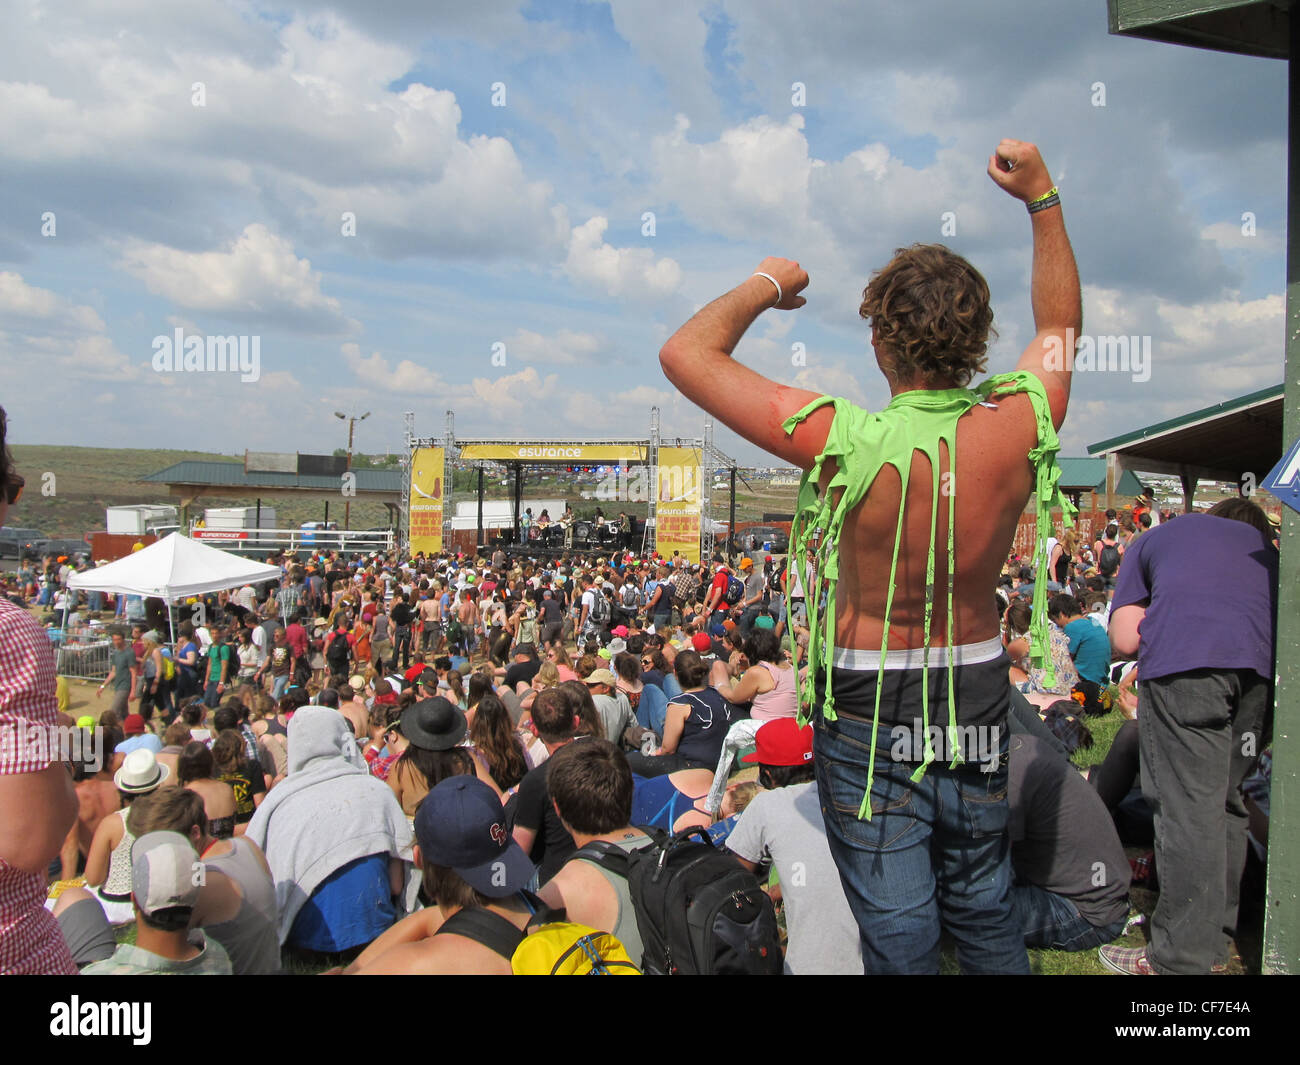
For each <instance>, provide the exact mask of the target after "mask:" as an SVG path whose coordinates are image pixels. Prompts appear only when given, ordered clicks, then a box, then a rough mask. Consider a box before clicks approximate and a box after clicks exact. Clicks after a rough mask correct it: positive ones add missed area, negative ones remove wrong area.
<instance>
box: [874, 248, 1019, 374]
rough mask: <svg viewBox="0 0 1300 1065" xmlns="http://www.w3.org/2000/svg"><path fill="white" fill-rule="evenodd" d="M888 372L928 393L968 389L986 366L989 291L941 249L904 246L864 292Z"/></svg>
mask: <svg viewBox="0 0 1300 1065" xmlns="http://www.w3.org/2000/svg"><path fill="white" fill-rule="evenodd" d="M858 313H859V314H860V315H861V316H862V317H863V318H866V319H867V320H868V321H870V322H871V324H872V325H873V326H874V327H875V329H876V343H877V345H878V346H879V347H880V348H881V349H882V351H881V354H882V355H883V356H884V358H883V359H882V364H884V368H885V372H886V374H887V375H888V376H889V377H891V378H893V379H894V380H898V381H916V382H918V383H920V384H922V385H923V386H925V387H928V388H935V387H958V388H964V387H966V386H967V385H969V384H970V382H971V379H972V378H973V377H974V376H975V375H976V374H980V373H984V371H985V370H986V369H987V366H988V356H987V354H986V353H987V351H988V342H989V337H990V335H992V336H996V335H997V333H996V332H995V331H994V329H993V309H992V307H990V306H989V286H988V283H987V282H986V281H985V280H984V278H983V276H981V274H980V272H979V271H978V270H976V269H975V267H973V266H971V264H970V263H968V262H967V261H966V260H965V259H963V258H962V257H961V256H960V255H957V254H955V253H954V252H952V251H951V250H949V249H948V248H946V247H944V246H943V245H942V244H913V245H912V246H911V247H910V248H899V249H898V250H897V251H896V252H895V253H894V258H893V259H892V260H890V262H889V265H887V266H886V267H885V268H884V269H883V270H879V271H877V272H876V273H875V274H874V275H873V276H872V278H871V281H870V283H869V284H868V285H867V287H866V289H864V290H863V293H862V306H861V307H860V308H859V309H858Z"/></svg>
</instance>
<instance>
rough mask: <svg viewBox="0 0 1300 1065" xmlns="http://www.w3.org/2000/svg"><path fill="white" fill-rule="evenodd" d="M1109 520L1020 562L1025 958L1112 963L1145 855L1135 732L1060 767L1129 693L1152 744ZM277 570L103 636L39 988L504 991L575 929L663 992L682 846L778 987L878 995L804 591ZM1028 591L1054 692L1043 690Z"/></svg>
mask: <svg viewBox="0 0 1300 1065" xmlns="http://www.w3.org/2000/svg"><path fill="white" fill-rule="evenodd" d="M1113 517H1114V515H1113V514H1109V515H1108V516H1107V518H1108V520H1107V523H1106V524H1105V525H1104V526H1102V528H1101V533H1100V535H1099V536H1098V537H1097V538H1096V540H1095V541H1094V542H1093V543H1092V544H1085V543H1083V542H1081V540H1080V539H1079V538H1078V537H1077V536H1075V535H1074V533H1073V531H1072V530H1069V531H1066V532H1065V534H1064V535H1063V536H1061V537H1060V539H1059V540H1053V541H1052V542H1050V543H1049V544H1048V545H1047V550H1046V553H1045V557H1046V559H1047V567H1046V568H1047V572H1046V573H1043V574H1036V573H1035V572H1034V570H1033V568H1032V564H1031V562H1030V561H1029V560H1027V559H1021V558H1017V557H1015V556H1012V557H1010V558H1009V559H1008V561H1007V566H1006V568H1005V570H1004V574H1003V577H1002V579H1001V582H1000V584H999V587H998V588H997V590H996V598H997V609H998V611H999V613H1000V614H1001V615H1002V616H1003V619H1004V622H1003V644H1004V646H1005V649H1006V653H1007V658H1008V683H1009V685H1010V686H1011V689H1012V714H1011V717H1010V719H1009V727H1010V729H1011V732H1012V739H1011V744H1010V748H1009V752H1010V753H1009V755H1008V758H1009V763H1010V777H1009V782H1010V783H1009V789H1010V794H1009V800H1010V807H1011V831H1010V837H1011V838H1010V843H1011V848H1012V860H1013V864H1014V869H1015V874H1016V882H1015V887H1014V898H1013V905H1014V909H1015V913H1016V915H1017V920H1018V921H1019V922H1020V923H1021V925H1022V926H1023V928H1024V935H1025V942H1026V944H1027V945H1028V946H1033V947H1051V948H1056V949H1061V950H1081V949H1084V948H1087V947H1092V946H1097V945H1100V944H1105V943H1108V942H1110V941H1112V940H1114V939H1115V938H1117V937H1118V936H1120V935H1121V934H1122V933H1123V932H1124V930H1125V927H1126V923H1127V919H1128V916H1129V886H1130V864H1129V860H1128V859H1127V858H1126V856H1125V853H1124V849H1123V846H1124V845H1125V844H1130V845H1139V846H1142V845H1150V843H1151V840H1152V835H1153V825H1152V816H1151V811H1150V808H1149V806H1148V805H1147V804H1146V803H1145V802H1144V801H1143V797H1142V792H1141V788H1140V785H1139V782H1138V776H1139V774H1138V761H1139V760H1138V753H1137V733H1136V722H1135V721H1131V722H1129V723H1128V724H1126V725H1125V726H1124V728H1123V729H1121V732H1120V734H1119V736H1118V737H1117V738H1116V740H1115V742H1114V743H1113V744H1112V746H1111V749H1110V753H1109V756H1108V757H1107V759H1106V760H1105V762H1104V763H1103V764H1102V765H1100V766H1097V767H1094V769H1093V770H1092V771H1091V773H1090V774H1089V775H1087V776H1085V775H1083V774H1081V773H1080V772H1079V771H1078V770H1077V769H1076V768H1075V767H1074V765H1073V764H1072V763H1071V761H1070V756H1071V754H1072V753H1073V752H1074V751H1075V750H1076V749H1078V748H1080V747H1087V746H1089V745H1090V744H1091V742H1092V741H1091V736H1090V733H1089V727H1088V720H1089V717H1090V715H1099V714H1105V713H1107V712H1109V711H1110V710H1111V708H1112V703H1111V694H1110V693H1111V691H1112V690H1113V687H1114V686H1117V685H1118V687H1119V691H1120V693H1121V696H1120V701H1121V709H1122V710H1123V712H1124V713H1125V715H1126V716H1129V717H1133V716H1136V694H1135V693H1136V690H1137V681H1136V666H1135V665H1134V664H1133V663H1131V662H1115V661H1113V660H1112V657H1113V656H1112V652H1111V642H1110V639H1109V638H1108V634H1107V627H1108V622H1109V613H1110V602H1111V595H1112V592H1113V588H1114V586H1115V581H1116V576H1117V573H1118V572H1119V570H1120V567H1121V564H1122V560H1123V558H1124V557H1125V553H1126V551H1128V552H1131V551H1132V550H1134V545H1135V544H1136V543H1137V542H1138V541H1139V540H1140V538H1141V536H1142V535H1143V534H1142V533H1140V532H1134V533H1133V534H1130V535H1128V536H1125V534H1124V532H1123V530H1122V529H1121V527H1120V525H1119V523H1118V522H1117V521H1114V520H1111V519H1113ZM1148 535H1149V534H1148ZM273 561H275V562H277V563H278V564H280V565H281V566H282V570H283V579H282V580H281V581H280V582H278V583H275V582H273V583H270V584H267V585H264V586H262V587H253V586H245V587H242V588H239V589H236V590H233V591H232V592H230V593H228V594H227V593H222V594H220V595H218V596H214V597H210V598H208V599H207V600H196V601H194V602H192V603H190V604H187V605H185V606H184V607H182V610H181V616H182V617H183V618H184V619H185V620H183V621H181V623H180V624H179V625H178V626H177V627H176V639H175V640H174V641H173V640H169V639H167V638H165V637H164V636H163V635H162V633H161V632H160V631H159V629H158V628H154V627H146V623H145V622H138V623H136V624H135V625H134V626H133V627H132V628H131V630H130V631H129V632H128V631H127V629H126V627H125V626H122V627H119V628H117V629H115V630H114V635H113V651H112V654H111V661H110V670H109V674H108V676H107V678H106V679H105V680H104V681H103V683H102V684H100V685H98V687H97V690H96V693H95V695H96V698H97V699H100V700H103V699H104V697H105V696H106V695H107V694H109V693H111V696H112V701H111V704H110V705H108V706H104V707H102V708H100V709H99V710H98V712H95V713H87V714H84V715H83V716H82V717H81V718H80V719H79V720H78V722H77V724H78V726H79V727H82V728H86V729H97V730H99V732H100V733H102V735H103V737H104V745H103V748H102V749H103V750H104V751H105V752H108V753H106V754H105V756H104V757H102V758H99V759H95V758H92V757H89V756H88V757H86V758H84V759H83V760H82V761H81V762H79V763H77V764H75V765H73V766H72V770H73V774H74V778H75V790H76V795H77V804H78V810H77V816H76V819H75V823H74V824H73V825H72V828H71V830H70V831H68V832H67V835H66V838H65V840H64V842H63V846H62V849H61V852H60V854H59V857H58V858H57V859H56V861H55V863H54V866H53V868H52V870H51V878H52V879H54V880H55V881H56V883H55V885H54V886H53V888H52V889H51V890H50V892H49V897H48V899H47V901H46V909H47V910H48V911H49V912H50V913H52V914H53V917H54V918H55V919H56V920H57V923H58V928H59V930H60V937H61V940H60V941H61V942H63V943H66V954H63V953H58V954H57V956H56V957H55V960H53V961H50V959H49V958H48V957H47V958H46V959H45V964H46V965H47V966H52V967H53V968H54V969H56V970H57V969H62V970H68V969H70V968H71V967H72V966H74V965H75V966H76V967H80V968H82V969H83V971H86V972H92V973H94V972H101V973H138V972H172V973H215V972H232V971H233V972H236V973H251V972H268V971H279V970H280V969H281V967H282V966H283V965H285V964H290V965H306V966H308V967H311V966H315V967H316V968H322V967H325V966H326V965H333V966H336V967H339V968H341V969H343V970H344V971H347V972H367V973H372V972H373V973H383V972H508V971H510V967H511V964H512V962H511V958H513V957H515V956H516V952H517V951H518V950H520V949H521V948H520V944H521V943H522V942H523V941H525V940H528V939H529V938H530V936H529V933H532V934H533V935H537V934H541V933H540V932H538V931H537V930H538V929H539V928H541V929H545V928H546V927H549V925H546V924H544V923H543V924H539V921H541V920H542V919H543V918H548V919H554V917H555V915H556V914H557V913H558V911H561V910H562V911H563V912H564V914H565V915H566V917H565V919H566V920H567V921H568V922H570V923H571V924H572V925H573V926H574V927H577V928H579V929H581V930H585V931H584V934H588V935H594V934H596V933H603V934H604V935H605V936H606V941H605V946H603V947H602V948H601V949H600V951H599V953H600V955H601V957H600V959H598V964H600V965H606V966H613V965H615V964H616V960H617V959H618V958H622V957H623V955H622V954H620V953H619V952H618V948H620V947H621V950H622V951H625V952H626V956H627V957H629V958H630V959H631V964H632V965H634V966H637V967H640V966H642V965H643V964H644V966H645V968H646V971H658V970H656V968H655V965H654V964H653V962H652V958H651V956H652V955H653V954H654V949H652V948H653V947H654V944H653V943H650V942H648V941H647V937H648V936H649V935H650V933H649V932H648V931H647V927H646V922H647V920H649V918H648V917H647V915H646V912H645V907H646V903H645V900H644V898H642V897H641V896H640V895H638V894H637V891H636V890H634V889H635V888H636V885H637V880H636V877H635V875H634V874H633V873H632V872H629V865H628V863H629V861H633V863H634V859H635V858H636V855H637V854H638V853H639V852H641V851H643V850H645V849H646V848H651V849H653V848H655V847H656V846H662V845H663V840H665V839H668V838H669V837H675V836H676V834H681V833H684V832H687V831H689V830H694V831H695V832H697V833H699V834H700V836H699V837H698V839H697V841H696V844H695V845H698V846H708V847H712V848H715V849H717V850H718V852H719V853H722V854H725V855H728V856H729V857H730V859H731V860H732V861H733V862H734V866H735V868H736V869H739V870H741V871H742V872H743V873H745V874H747V875H748V876H749V877H750V878H751V880H752V882H753V885H754V888H755V890H756V889H757V887H758V885H759V884H760V883H761V884H763V885H766V886H767V888H768V892H767V895H766V897H767V898H769V899H775V900H777V901H779V902H780V903H781V906H782V908H783V912H784V931H785V937H786V938H785V942H784V947H783V950H782V948H781V947H776V948H775V949H776V950H777V951H778V953H779V954H780V957H781V958H782V959H783V961H782V962H781V964H779V965H778V966H777V970H778V971H779V970H780V969H782V968H783V969H784V971H786V972H789V973H809V972H834V973H850V972H857V973H860V972H862V971H863V968H864V962H863V955H862V950H861V945H860V943H859V938H858V935H857V931H856V925H855V920H854V916H853V913H852V912H851V910H850V908H849V905H848V904H847V902H846V900H845V896H844V892H843V890H842V888H841V887H840V882H839V879H838V877H837V876H836V873H835V863H834V861H833V859H832V856H831V851H830V849H829V848H828V846H827V843H826V836H825V828H824V825H823V822H822V816H821V813H820V808H819V803H820V800H819V796H818V794H817V786H816V784H815V782H814V779H813V765H814V759H815V757H816V753H815V751H814V747H813V739H812V736H813V732H812V729H811V728H809V727H807V726H802V725H801V723H800V721H799V720H798V712H799V707H798V701H797V690H798V685H797V672H798V671H799V670H800V669H801V668H803V667H805V666H806V648H807V643H808V635H809V633H808V627H807V626H808V604H807V602H806V592H805V589H804V588H803V587H802V586H801V581H800V576H801V575H800V572H799V567H798V566H797V565H796V564H794V563H793V561H792V562H791V564H790V565H787V560H785V559H776V558H773V557H771V556H764V555H762V554H761V553H756V554H751V555H746V556H743V557H740V558H739V559H733V560H731V561H728V560H726V559H724V558H723V557H722V556H721V555H718V556H715V557H714V558H713V559H712V560H711V561H709V562H705V563H703V564H694V563H688V562H687V561H685V560H684V559H681V558H671V559H664V558H658V557H654V558H641V557H637V556H635V555H633V554H631V553H628V552H623V553H620V554H618V555H616V556H613V557H610V558H597V559H586V558H581V557H573V558H564V559H561V560H559V561H558V562H550V563H548V562H544V561H538V560H534V559H529V558H526V557H520V556H518V555H515V556H513V557H511V556H507V555H506V553H505V552H504V550H497V551H496V552H495V553H494V554H493V555H492V556H491V557H479V558H468V557H464V556H454V557H453V556H450V555H442V556H439V557H431V558H426V557H424V556H423V555H416V556H415V557H414V558H412V559H410V560H408V561H404V562H399V561H398V560H397V559H396V558H395V557H386V556H382V555H376V556H371V557H366V558H353V559H351V560H348V559H345V558H343V557H341V556H339V555H337V554H335V553H332V552H329V551H322V552H318V553H314V554H312V555H311V556H310V557H309V558H307V559H305V560H300V559H296V558H277V559H274V560H273ZM1035 577H1039V578H1040V579H1046V581H1047V586H1048V590H1049V592H1050V598H1049V600H1048V613H1049V617H1050V619H1051V625H1050V627H1049V630H1048V631H1049V634H1050V656H1049V657H1050V665H1051V667H1052V668H1051V669H1050V670H1048V669H1047V668H1045V667H1046V666H1047V664H1048V663H1046V662H1041V663H1040V664H1038V665H1035V664H1033V662H1032V661H1031V653H1030V646H1029V644H1030V639H1029V634H1030V629H1031V625H1030V620H1031V618H1030V602H1031V599H1032V593H1033V586H1034V580H1035ZM805 579H806V578H805ZM102 605H103V608H104V609H105V610H106V611H107V610H111V609H113V607H112V606H111V605H110V604H102ZM38 631H39V630H38ZM86 749H87V750H91V751H93V750H94V749H95V748H94V747H93V746H92V745H89V744H88V745H87V747H86ZM746 751H750V752H751V753H749V754H747V755H745V754H744V752H746ZM754 768H756V769H757V776H756V777H755V776H754V773H753V772H752V771H753V769H754ZM746 770H749V772H746ZM1264 808H1265V809H1266V799H1265V803H1264ZM677 838H680V837H677ZM195 861H197V862H199V863H200V864H201V866H202V868H203V869H204V871H205V873H204V876H203V877H200V878H197V879H198V880H199V881H201V882H200V883H198V884H194V883H191V881H192V880H194V879H195V878H193V877H192V876H191V872H190V870H191V866H192V865H193V864H194V862H195ZM1097 863H1101V866H1102V867H1103V868H1104V869H1105V870H1106V875H1105V876H1102V877H1100V878H1099V877H1098V876H1097V874H1096V869H1097V868H1098V864H1097ZM759 894H761V893H759ZM759 905H760V908H761V905H762V904H759ZM769 905H770V903H769ZM479 911H481V912H479ZM475 913H478V917H477V918H475V919H472V920H471V919H470V915H472V914H475ZM131 922H133V923H134V925H135V928H136V936H135V940H134V943H131V944H121V945H119V943H118V939H119V938H120V936H115V933H114V926H115V925H121V924H123V923H131ZM756 922H757V923H756V924H755V926H754V927H755V928H756V929H758V931H754V932H753V933H752V934H753V935H754V936H756V937H758V939H759V940H761V939H762V937H763V935H765V934H766V933H765V932H763V931H762V928H761V927H760V926H762V925H763V922H762V920H761V919H757V918H756ZM566 927H567V926H566ZM773 928H775V925H774V924H773ZM774 934H775V933H774ZM609 937H612V940H610V938H609ZM613 940H616V941H617V943H616V944H614V945H613V946H610V945H609V943H611V942H612V941H613ZM587 942H588V945H589V944H590V940H588V941H587ZM773 942H774V943H775V940H774V941H773ZM760 953H762V952H761V951H759V952H757V953H756V954H755V957H757V956H758V954H760ZM9 964H10V965H13V964H14V963H13V962H10V963H9ZM28 964H30V963H28ZM753 964H754V962H753V959H752V958H750V959H748V960H744V959H742V960H739V961H736V960H733V962H732V965H733V970H734V971H753V970H752V969H749V968H747V966H752V965H753ZM516 968H517V963H516Z"/></svg>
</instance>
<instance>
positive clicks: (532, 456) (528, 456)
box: [460, 441, 646, 463]
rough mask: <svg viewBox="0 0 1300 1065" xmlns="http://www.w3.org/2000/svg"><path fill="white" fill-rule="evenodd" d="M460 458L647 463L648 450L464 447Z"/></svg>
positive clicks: (562, 446)
mask: <svg viewBox="0 0 1300 1065" xmlns="http://www.w3.org/2000/svg"><path fill="white" fill-rule="evenodd" d="M460 457H461V458H462V459H463V460H464V461H466V462H475V461H493V462H514V461H525V462H529V461H531V462H629V463H636V462H644V461H645V459H646V449H645V447H644V446H642V445H639V444H566V443H557V444H548V443H545V442H541V441H539V442H538V443H535V444H465V445H464V446H463V447H462V448H461V449H460Z"/></svg>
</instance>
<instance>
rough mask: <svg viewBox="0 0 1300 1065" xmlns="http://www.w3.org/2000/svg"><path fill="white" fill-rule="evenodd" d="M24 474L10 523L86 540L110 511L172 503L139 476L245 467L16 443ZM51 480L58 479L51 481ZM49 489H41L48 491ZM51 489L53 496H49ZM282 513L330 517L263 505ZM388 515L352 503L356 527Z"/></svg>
mask: <svg viewBox="0 0 1300 1065" xmlns="http://www.w3.org/2000/svg"><path fill="white" fill-rule="evenodd" d="M12 451H13V454H14V461H15V462H16V463H17V464H18V469H19V472H21V473H22V475H23V476H24V477H25V478H26V479H27V488H26V489H25V490H24V492H23V498H22V500H21V501H20V502H19V503H18V505H17V506H15V507H11V508H10V510H9V519H8V523H9V524H10V525H22V526H27V527H31V528H36V529H40V530H41V531H42V532H43V533H44V534H45V535H46V536H73V537H81V536H84V535H85V534H86V533H88V532H93V531H95V530H97V529H103V528H104V510H105V508H106V507H113V506H126V505H129V504H132V503H169V504H173V505H176V504H178V503H179V501H178V500H176V499H173V498H170V497H168V495H167V492H166V489H165V488H164V486H162V485H157V484H143V483H141V482H140V480H139V478H141V477H146V476H148V475H149V474H151V473H157V472H158V471H159V470H164V469H166V468H167V467H168V466H171V465H173V464H174V463H177V462H182V461H184V460H185V459H199V460H205V461H208V462H232V463H237V464H238V463H242V461H243V460H242V458H234V457H232V456H230V455H216V454H212V453H211V452H205V451H168V450H152V451H151V450H146V449H136V448H96V447H36V446H31V445H23V444H18V445H15V446H14V447H13V448H12ZM46 474H53V479H52V480H51V478H49V477H47V476H46ZM43 485H45V486H47V491H46V492H43V491H42V486H43ZM49 489H52V492H50V491H49ZM253 502H254V499H253V498H251V497H249V498H243V497H239V496H204V497H203V498H202V500H201V501H200V502H199V503H198V504H196V505H195V506H194V508H193V509H192V514H193V516H196V517H197V516H198V508H199V507H237V506H251V505H252V504H253ZM265 505H266V506H273V507H275V510H276V523H277V524H278V525H279V526H280V527H281V528H284V527H285V526H286V525H299V524H301V523H302V522H304V521H320V520H322V519H323V518H324V516H325V504H324V501H323V500H284V499H275V500H267V501H265ZM330 519H331V520H337V521H339V522H340V523H341V522H342V520H343V505H342V501H341V500H332V501H331V505H330ZM387 525H388V511H387V510H386V509H385V507H384V506H383V504H382V503H373V502H365V503H360V502H356V501H354V502H353V504H352V527H353V528H354V529H368V528H373V527H387Z"/></svg>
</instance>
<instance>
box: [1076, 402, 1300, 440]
mask: <svg viewBox="0 0 1300 1065" xmlns="http://www.w3.org/2000/svg"><path fill="white" fill-rule="evenodd" d="M1284 389H1285V386H1284V385H1274V386H1273V387H1272V388H1261V389H1260V390H1259V391H1258V392H1252V393H1250V395H1248V396H1239V397H1238V398H1236V399H1227V400H1224V401H1223V402H1222V403H1216V404H1215V405H1214V406H1212V407H1202V408H1201V409H1200V410H1194V411H1192V413H1191V414H1184V415H1182V416H1181V417H1178V418H1170V419H1169V420H1168V421H1163V422H1156V424H1155V425H1148V426H1147V427H1146V428H1145V429H1135V430H1134V431H1133V432H1131V433H1125V434H1124V435H1123V436H1112V437H1111V438H1110V439H1109V440H1102V441H1100V442H1099V443H1096V444H1089V445H1088V451H1089V453H1090V454H1093V455H1105V454H1106V453H1107V452H1110V451H1118V450H1119V449H1120V448H1123V447H1126V446H1128V445H1129V444H1135V443H1137V442H1138V441H1139V440H1150V439H1152V438H1153V437H1157V436H1163V435H1164V434H1165V433H1172V432H1174V431H1175V430H1178V429H1186V428H1188V427H1189V426H1192V425H1196V424H1197V423H1198V422H1205V421H1209V420H1210V419H1212V418H1219V417H1222V416H1223V415H1225V414H1231V413H1232V412H1233V411H1239V410H1246V409H1247V408H1249V407H1255V406H1259V405H1260V404H1261V403H1267V402H1269V401H1270V400H1277V399H1281V398H1282V393H1283V391H1284Z"/></svg>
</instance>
